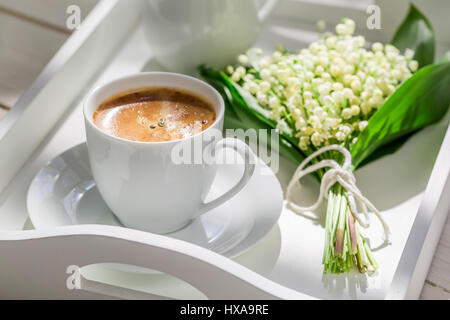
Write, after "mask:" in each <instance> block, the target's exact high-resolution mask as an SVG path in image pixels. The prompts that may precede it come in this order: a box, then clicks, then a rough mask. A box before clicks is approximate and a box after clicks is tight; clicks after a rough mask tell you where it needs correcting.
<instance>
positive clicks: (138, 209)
mask: <svg viewBox="0 0 450 320" xmlns="http://www.w3.org/2000/svg"><path fill="white" fill-rule="evenodd" d="M145 87H169V88H176V89H181V90H186V91H189V92H192V93H195V94H197V95H199V96H201V97H203V98H204V99H206V100H207V101H209V102H210V103H211V104H212V105H213V106H214V108H215V111H216V121H215V122H214V123H213V124H212V125H211V126H210V127H209V128H208V129H206V130H205V131H203V132H201V133H199V134H197V135H194V136H192V137H189V138H186V139H183V140H173V141H168V142H137V141H130V140H125V139H122V138H119V137H115V136H112V135H109V134H107V133H105V132H104V131H102V130H101V129H99V128H98V127H97V126H96V125H95V124H94V122H93V114H94V112H95V110H96V109H97V107H98V106H99V105H100V104H101V103H102V102H104V101H105V100H106V99H108V98H110V97H112V96H113V95H115V94H118V93H121V92H123V91H127V90H130V89H139V88H145ZM224 109H225V106H224V101H223V99H222V97H221V96H220V94H219V93H218V92H217V91H216V90H215V89H214V88H212V87H211V86H210V85H208V84H206V83H205V82H203V81H200V80H198V79H195V78H192V77H189V76H185V75H181V74H174V73H164V72H149V73H141V74H136V75H131V76H127V77H124V78H121V79H118V80H115V81H113V82H110V83H108V84H106V85H104V86H101V87H99V88H97V89H95V90H94V91H93V92H92V93H90V94H89V96H88V97H87V99H86V100H85V104H84V109H83V111H84V118H85V126H86V138H87V146H88V152H89V159H90V163H91V169H92V174H93V177H94V180H95V182H96V183H97V187H98V190H99V191H100V194H101V195H102V197H103V199H104V200H105V202H106V203H107V205H108V206H109V208H110V209H111V210H112V211H113V213H114V214H115V215H116V217H117V218H118V219H119V220H120V221H121V223H122V224H123V225H125V226H127V227H130V228H135V229H140V230H144V231H149V232H154V233H160V234H164V233H170V232H173V231H176V230H178V229H181V228H183V227H185V226H186V225H187V224H189V223H190V222H191V221H192V220H193V219H195V218H197V217H198V216H200V215H202V214H204V213H206V212H208V211H210V210H211V209H213V208H215V207H217V206H219V205H221V204H223V203H224V202H226V201H227V200H229V199H230V198H231V197H233V196H234V195H235V194H236V193H238V192H239V191H240V190H241V189H242V188H243V187H244V186H245V185H246V184H247V182H248V181H249V179H250V178H251V176H252V175H253V172H254V169H255V163H256V158H255V156H254V154H253V153H252V151H251V150H250V148H249V147H248V146H247V145H246V144H245V143H244V142H242V141H239V140H236V139H222V136H221V135H222V130H223V121H224ZM217 132H219V135H220V139H221V140H220V141H218V140H217V139H216V141H213V140H211V139H209V140H208V139H206V137H208V136H210V137H212V136H214V135H213V134H212V133H216V134H217ZM205 141H206V143H205ZM188 144H189V145H196V146H200V148H201V150H200V151H201V152H202V153H203V152H204V153H205V154H207V152H206V151H209V150H217V149H218V148H223V147H224V148H232V149H234V150H235V151H236V152H237V153H238V154H240V155H241V157H242V158H244V159H246V161H245V165H244V166H245V170H244V174H243V176H242V178H241V180H240V181H239V182H238V183H237V184H236V185H235V186H234V187H233V188H231V190H229V191H228V192H226V193H225V194H224V195H222V196H220V197H218V198H217V199H215V200H213V201H211V202H208V203H206V202H205V201H204V199H205V197H206V196H207V195H208V192H209V191H210V188H211V185H212V183H213V180H214V177H215V174H216V172H217V169H218V164H217V162H209V163H207V162H202V163H198V164H190V163H181V164H180V162H179V161H178V160H177V161H174V158H173V157H174V150H176V149H179V147H180V145H188Z"/></svg>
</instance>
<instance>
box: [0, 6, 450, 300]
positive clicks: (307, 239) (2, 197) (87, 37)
mask: <svg viewBox="0 0 450 320" xmlns="http://www.w3.org/2000/svg"><path fill="white" fill-rule="evenodd" d="M141 5H142V2H141V1H125V0H103V1H100V2H99V4H98V5H97V6H96V8H94V10H93V11H92V13H91V15H90V16H89V17H88V18H87V19H86V20H85V21H84V23H83V26H82V28H81V29H80V30H79V31H77V32H76V33H75V34H74V35H73V36H72V37H71V38H70V39H69V40H68V41H67V43H66V44H65V45H64V46H63V47H62V48H61V50H60V51H59V52H58V54H57V55H56V56H55V58H54V59H53V60H52V61H51V62H50V64H49V65H48V66H47V68H46V69H45V70H44V71H43V73H42V74H41V75H40V76H39V78H38V79H37V80H36V81H35V83H34V84H33V85H32V86H31V88H30V89H29V90H28V91H27V92H26V93H25V94H24V96H23V97H22V98H21V99H20V100H19V102H18V103H17V105H16V106H15V107H14V108H13V110H12V111H11V112H10V113H9V114H8V116H7V118H5V120H4V121H3V122H1V123H0V155H1V157H0V165H1V167H2V174H1V175H0V190H1V193H0V230H1V231H0V256H2V257H7V258H6V259H5V258H3V259H1V261H0V297H4V298H103V297H108V296H109V297H121V298H156V299H158V298H163V297H174V298H193V299H203V298H210V299H219V298H235V299H252V298H255V299H257V298H265V299H271V298H284V299H314V298H319V299H327V298H339V299H386V298H387V299H404V298H418V296H419V294H420V290H421V288H422V286H423V282H424V279H425V276H426V274H427V270H428V267H429V265H430V262H431V258H432V257H433V253H434V250H435V247H436V244H437V242H438V240H439V236H440V233H441V230H442V227H443V224H444V222H445V218H446V216H447V213H448V211H449V209H450V198H449V197H448V194H449V192H450V182H449V179H448V177H449V172H450V131H449V130H448V120H444V121H441V122H440V123H439V124H437V125H434V126H432V127H429V128H426V129H425V130H423V131H422V132H420V133H419V134H417V135H416V136H414V137H413V138H412V139H410V140H409V141H408V142H407V143H406V144H405V145H404V146H403V147H402V148H401V149H400V150H399V151H398V152H397V153H396V154H394V155H391V156H387V157H385V158H383V159H382V160H379V161H376V162H375V163H372V164H371V165H369V166H367V167H365V168H363V169H362V170H361V171H359V172H358V173H357V179H358V184H359V186H360V188H361V190H362V191H363V193H364V194H365V195H367V197H368V198H369V199H371V200H372V201H373V202H374V204H375V205H376V206H378V208H379V209H381V210H382V212H383V216H384V217H385V218H386V220H387V222H388V223H389V225H390V227H391V230H392V245H390V246H388V247H385V248H382V249H380V250H376V251H375V252H374V255H375V257H376V259H377V261H378V262H379V264H380V266H381V268H380V270H379V272H378V273H377V274H376V275H374V276H370V277H367V276H365V275H361V274H358V273H356V272H355V273H352V274H349V275H339V276H336V275H326V276H323V275H322V265H321V257H322V247H323V241H324V230H323V226H322V224H323V217H319V218H316V219H307V218H305V217H301V216H298V215H295V214H293V213H292V212H290V211H289V210H287V209H285V210H284V211H283V212H282V215H281V218H280V221H279V223H278V225H277V226H275V227H274V229H273V230H272V231H271V232H270V233H269V234H268V235H267V236H266V237H265V238H264V239H263V240H262V241H261V242H260V243H258V244H257V245H256V246H255V247H254V248H252V249H251V250H250V251H248V252H247V253H245V254H243V255H241V256H239V257H238V258H236V259H234V261H232V260H230V259H227V258H224V257H222V256H220V255H217V254H215V253H212V252H209V251H207V250H205V249H202V248H199V247H196V246H194V245H191V244H188V243H184V242H181V241H178V240H173V239H169V238H166V237H162V236H156V235H152V234H148V233H145V232H140V231H135V230H129V229H125V228H118V227H107V226H77V227H64V228H55V229H52V230H33V227H32V225H31V223H30V222H29V220H28V214H27V210H26V201H25V199H26V192H27V189H28V186H29V183H30V181H31V180H32V178H33V177H34V175H35V174H36V173H37V171H38V170H39V169H40V168H41V167H42V166H44V165H45V164H46V163H47V162H48V161H49V160H51V159H52V158H53V157H55V156H57V155H58V154H60V153H61V152H63V151H64V150H66V149H68V148H70V147H71V146H75V145H77V144H79V143H81V142H83V141H84V140H85V135H84V125H83V118H82V112H81V103H82V101H83V97H84V96H85V95H86V93H87V92H88V91H89V90H90V89H92V88H93V87H94V86H96V85H98V84H101V83H104V82H106V81H110V80H112V79H114V78H117V77H120V76H123V75H126V74H131V73H136V72H140V71H152V70H155V71H156V70H161V69H162V68H161V67H160V66H159V65H158V64H157V63H156V62H155V60H154V59H153V58H152V53H151V51H152V50H151V46H150V45H149V44H148V43H147V42H146V41H145V37H144V33H143V29H142V26H141V24H140V12H141V7H140V6H141ZM297 5H298V4H297V3H296V2H295V1H291V0H285V1H283V2H282V4H281V5H280V7H279V9H278V11H277V15H275V16H274V17H273V18H272V19H271V20H270V21H269V22H268V23H267V25H266V26H265V28H264V30H263V31H262V33H261V39H259V43H258V45H259V46H260V47H262V48H263V49H266V50H271V49H273V47H274V46H275V45H276V44H278V43H284V44H286V45H287V47H288V48H292V49H294V48H300V47H303V46H305V45H306V44H307V43H308V42H310V41H312V40H314V33H312V32H308V31H305V29H306V30H308V27H310V26H307V25H305V24H303V23H302V22H301V21H298V20H296V19H295V17H294V16H293V15H292V12H295V10H299V8H298V7H296V6H297ZM286 13H289V14H286ZM118 21H120V23H119V22H118ZM366 36H367V35H366ZM369 36H370V35H369ZM446 132H447V133H446ZM444 136H445V139H444ZM281 168H282V169H281V170H280V172H279V173H278V175H277V176H278V178H279V180H280V182H281V184H282V186H283V187H285V186H286V184H287V182H288V180H289V177H290V176H291V175H292V173H293V171H294V169H295V167H294V165H293V164H292V163H290V162H288V161H287V160H283V159H282V161H281ZM316 191H317V186H316V185H315V183H314V182H312V180H309V181H307V188H306V191H305V193H304V194H303V195H302V197H303V198H304V199H305V201H310V202H312V200H313V198H314V196H315V192H316ZM268 196H270V195H268ZM255 200H256V199H255ZM374 221H375V220H374ZM380 230H381V228H380V226H379V225H378V224H377V223H375V222H374V223H373V227H372V228H371V229H370V230H364V231H363V233H364V235H366V236H368V237H369V238H370V239H371V243H372V247H376V246H377V244H379V243H380V239H379V236H378V234H380V233H381V231H380ZM101 262H118V263H129V264H134V265H138V266H143V267H149V268H155V269H158V270H161V271H164V272H166V273H167V274H170V275H171V276H169V275H158V274H156V275H143V274H127V273H123V272H119V271H113V270H107V269H105V268H103V267H99V266H96V265H92V264H95V263H101ZM69 265H78V266H87V267H84V268H83V269H82V275H83V278H82V280H83V281H82V290H73V291H70V290H68V289H67V288H66V279H67V277H68V275H67V274H66V268H67V266H69ZM200 270H201V271H200ZM180 279H181V280H180Z"/></svg>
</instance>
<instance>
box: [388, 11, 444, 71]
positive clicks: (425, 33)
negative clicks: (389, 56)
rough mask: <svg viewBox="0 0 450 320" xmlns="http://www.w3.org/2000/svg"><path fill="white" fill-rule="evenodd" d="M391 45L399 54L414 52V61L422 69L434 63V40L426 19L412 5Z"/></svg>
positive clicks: (431, 29)
mask: <svg viewBox="0 0 450 320" xmlns="http://www.w3.org/2000/svg"><path fill="white" fill-rule="evenodd" d="M391 43H392V44H393V45H394V46H396V47H397V48H398V49H399V50H400V51H401V52H404V51H405V50H406V49H412V50H414V51H415V55H414V59H415V60H417V61H418V62H419V67H420V68H422V67H424V66H427V65H429V64H432V63H433V61H434V50H435V38H434V31H433V28H432V26H431V24H430V22H429V21H428V19H427V18H426V17H425V16H424V15H423V14H422V13H421V12H420V11H419V9H417V8H416V7H415V6H414V5H413V4H411V6H410V8H409V13H408V15H407V16H406V18H405V20H404V21H403V23H402V24H401V25H400V27H399V28H398V30H397V32H396V33H395V35H394V38H393V39H392V41H391Z"/></svg>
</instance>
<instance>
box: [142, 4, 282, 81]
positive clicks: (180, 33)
mask: <svg viewBox="0 0 450 320" xmlns="http://www.w3.org/2000/svg"><path fill="white" fill-rule="evenodd" d="M277 1H278V0H262V1H259V3H261V4H263V5H262V6H261V7H260V8H258V1H256V0H182V1H180V0H164V1H161V0H146V1H145V9H144V10H145V14H144V25H145V33H146V36H147V39H148V42H149V44H150V47H151V50H152V54H153V55H154V57H156V59H157V60H158V62H159V63H160V64H161V65H163V66H164V67H166V68H167V69H168V70H170V71H174V72H182V73H192V72H194V71H195V69H196V68H197V67H198V66H199V65H200V64H207V65H209V66H211V67H216V68H222V67H224V66H225V65H226V64H229V63H232V62H234V61H235V59H236V57H237V55H239V54H240V53H242V52H245V51H246V50H247V49H249V48H250V47H251V46H252V45H253V44H254V42H255V41H256V38H257V36H258V33H259V30H260V28H261V24H262V22H264V21H265V20H266V18H267V17H268V16H269V15H270V13H271V11H272V10H273V8H274V7H275V5H276V3H277Z"/></svg>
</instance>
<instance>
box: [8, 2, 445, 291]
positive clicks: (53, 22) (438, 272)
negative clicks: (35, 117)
mask: <svg viewBox="0 0 450 320" xmlns="http://www.w3.org/2000/svg"><path fill="white" fill-rule="evenodd" d="M322 1H323V0H322ZM334 1H337V0H334ZM347 1H352V0H347ZM419 1H420V0H419ZM95 2H96V1H95V0H0V125H1V119H2V118H3V117H4V116H5V114H6V113H7V111H8V110H9V109H10V108H11V107H12V106H13V105H14V104H15V102H16V101H17V99H18V98H19V97H20V95H21V94H22V93H23V92H24V91H25V90H26V89H27V88H28V86H29V85H30V84H31V83H32V81H33V80H34V79H35V78H36V77H37V75H38V74H39V72H40V71H41V70H42V69H43V67H44V66H45V65H46V64H47V62H48V61H49V60H50V58H51V57H52V56H53V55H54V54H55V53H56V51H57V50H58V48H59V47H60V46H61V45H62V44H63V43H64V41H65V40H66V39H67V38H68V37H69V36H70V34H71V32H70V31H69V30H67V29H66V27H65V19H66V13H65V12H66V8H67V6H68V5H70V4H77V5H79V6H80V7H81V9H82V14H83V15H86V14H87V13H88V12H89V10H90V9H91V8H92V7H93V5H94V4H95ZM435 11H437V12H439V10H438V9H437V10H435ZM438 33H439V30H438ZM421 297H422V299H450V220H448V221H447V224H446V226H445V229H444V231H443V234H442V236H441V240H440V243H439V246H438V248H437V250H436V253H435V256H434V259H433V263H432V266H431V269H430V271H429V274H428V278H427V280H426V282H425V284H424V287H423V291H422V296H421Z"/></svg>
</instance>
